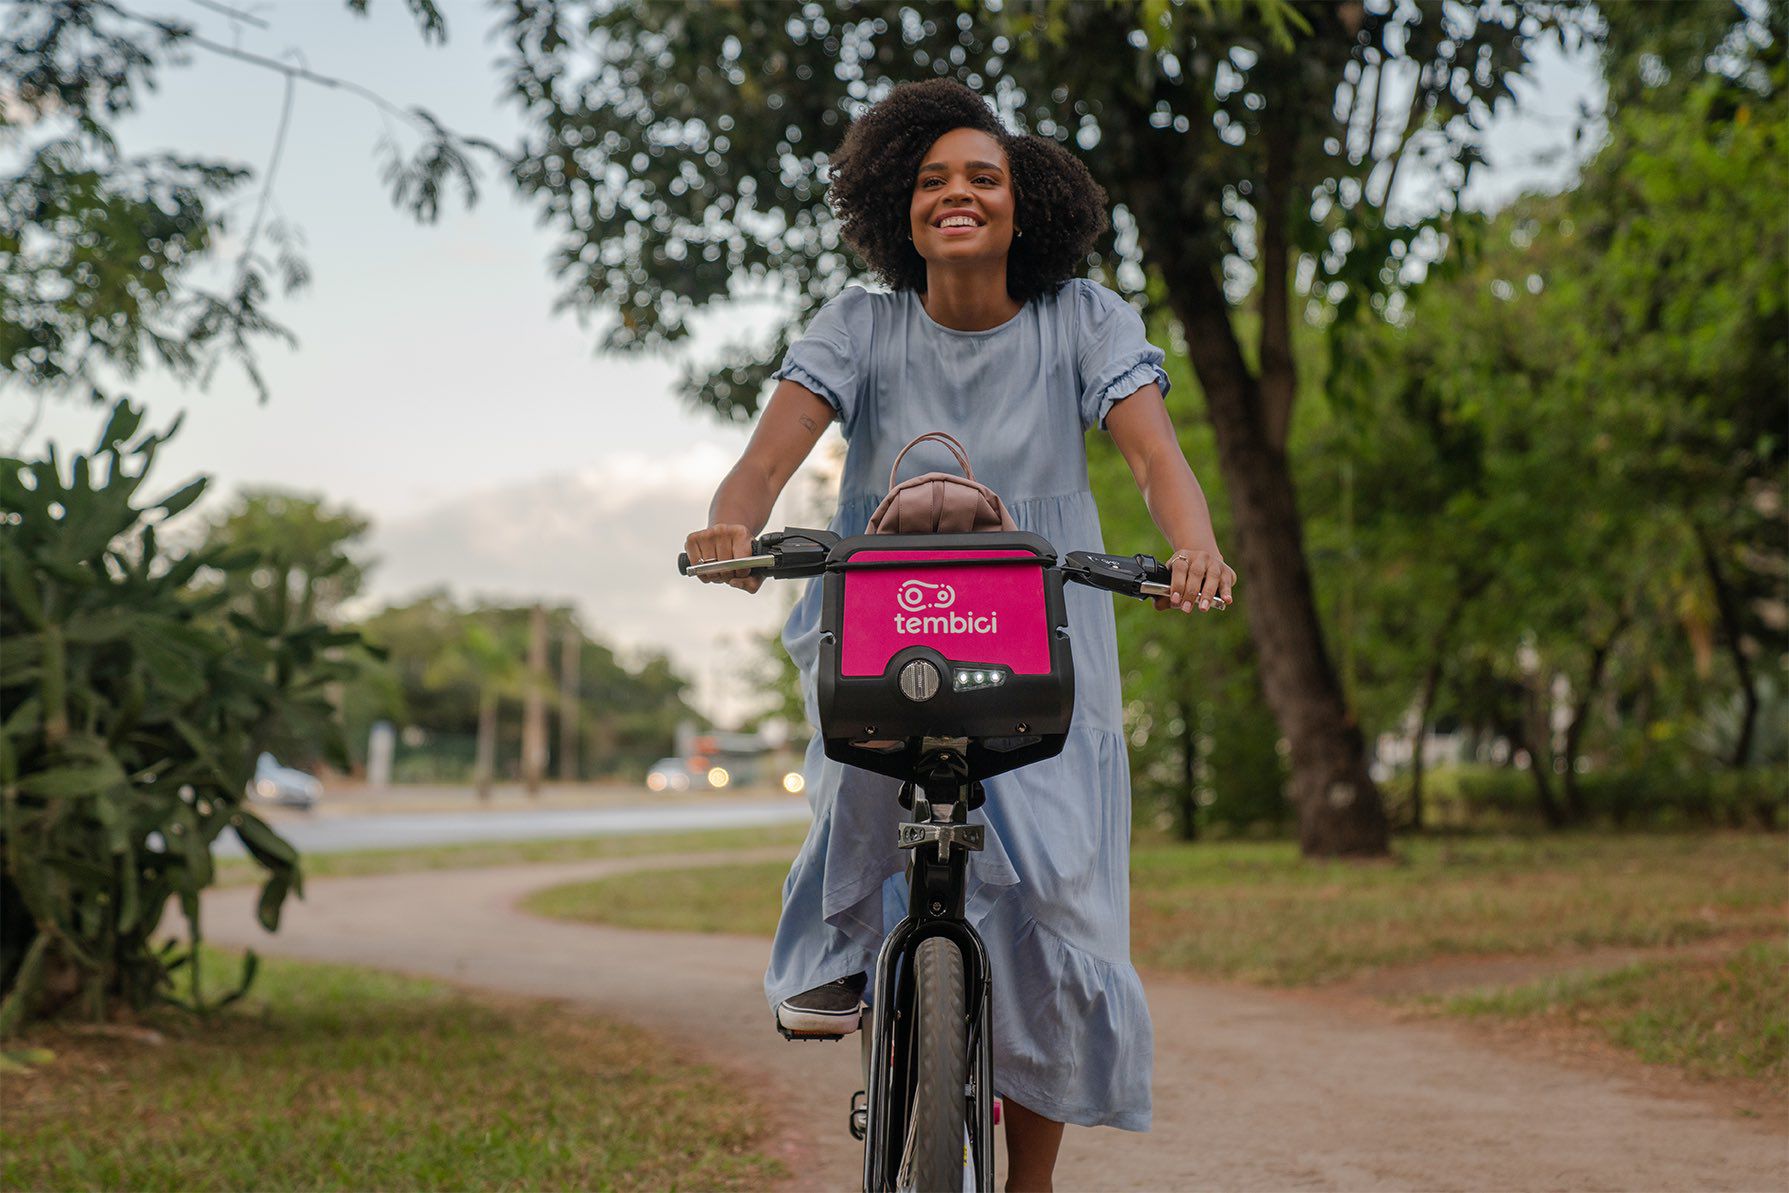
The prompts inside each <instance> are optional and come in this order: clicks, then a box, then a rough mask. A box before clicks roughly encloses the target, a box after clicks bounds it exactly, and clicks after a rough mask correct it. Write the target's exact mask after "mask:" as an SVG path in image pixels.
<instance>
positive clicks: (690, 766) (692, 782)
mask: <svg viewBox="0 0 1789 1193" xmlns="http://www.w3.org/2000/svg"><path fill="white" fill-rule="evenodd" d="M732 782H733V776H732V774H731V773H729V772H728V770H727V768H726V767H724V766H720V765H717V764H711V763H710V762H709V761H708V759H706V758H692V759H683V758H660V759H659V760H658V761H657V762H655V763H653V764H652V768H651V769H650V770H648V771H647V772H646V786H647V788H648V789H650V790H652V791H721V790H724V789H725V788H726V787H727V786H729V785H730V784H731V783H732Z"/></svg>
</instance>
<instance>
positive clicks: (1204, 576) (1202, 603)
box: [1155, 549, 1236, 613]
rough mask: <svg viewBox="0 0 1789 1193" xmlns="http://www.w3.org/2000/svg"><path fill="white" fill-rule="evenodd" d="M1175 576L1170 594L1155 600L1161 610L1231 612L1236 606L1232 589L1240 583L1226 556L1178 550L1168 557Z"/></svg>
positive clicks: (1212, 552)
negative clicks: (1233, 605)
mask: <svg viewBox="0 0 1789 1193" xmlns="http://www.w3.org/2000/svg"><path fill="white" fill-rule="evenodd" d="M1168 567H1169V569H1170V570H1171V572H1172V577H1171V579H1169V581H1168V589H1169V592H1168V595H1167V596H1165V597H1156V598H1155V607H1156V608H1157V609H1179V610H1180V611H1181V612H1183V613H1191V612H1192V611H1193V610H1194V609H1195V608H1196V609H1198V610H1199V611H1200V612H1201V613H1204V612H1209V611H1211V610H1214V609H1215V610H1219V611H1221V610H1224V609H1228V608H1229V607H1230V605H1231V603H1232V597H1231V595H1230V590H1231V589H1232V588H1233V587H1234V586H1235V584H1236V572H1235V571H1234V570H1233V569H1232V568H1231V567H1230V565H1229V564H1227V563H1225V562H1224V557H1223V556H1222V555H1219V554H1218V553H1217V551H1216V550H1215V549H1213V550H1197V551H1186V550H1181V551H1176V552H1174V554H1173V555H1171V556H1169V557H1168Z"/></svg>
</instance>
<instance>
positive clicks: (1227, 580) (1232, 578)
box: [1218, 563, 1236, 605]
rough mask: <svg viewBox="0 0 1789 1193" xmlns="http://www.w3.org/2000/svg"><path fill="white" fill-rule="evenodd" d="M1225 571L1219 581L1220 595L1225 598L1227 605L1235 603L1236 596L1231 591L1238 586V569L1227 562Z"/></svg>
mask: <svg viewBox="0 0 1789 1193" xmlns="http://www.w3.org/2000/svg"><path fill="white" fill-rule="evenodd" d="M1223 573H1224V574H1223V579H1222V580H1221V581H1220V582H1219V583H1218V596H1220V597H1222V598H1223V600H1224V604H1225V605H1234V604H1235V603H1236V598H1235V597H1234V596H1232V595H1231V592H1232V590H1233V589H1235V587H1236V570H1235V569H1234V568H1232V567H1231V566H1230V565H1229V564H1227V563H1226V564H1225V565H1224V567H1223Z"/></svg>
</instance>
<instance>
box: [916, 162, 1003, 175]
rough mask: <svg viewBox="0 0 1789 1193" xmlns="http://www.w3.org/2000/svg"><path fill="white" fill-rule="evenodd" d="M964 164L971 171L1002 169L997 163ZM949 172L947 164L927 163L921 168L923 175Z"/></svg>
mask: <svg viewBox="0 0 1789 1193" xmlns="http://www.w3.org/2000/svg"><path fill="white" fill-rule="evenodd" d="M963 164H964V165H965V166H966V167H967V168H969V169H971V170H999V169H1001V168H1002V167H1001V166H999V165H998V164H997V163H995V162H964V163H963ZM949 170H950V166H949V165H948V164H947V163H945V162H927V163H926V164H925V165H923V166H921V167H920V168H919V172H920V173H921V174H925V173H927V172H929V171H936V172H937V173H939V174H944V173H947V172H949Z"/></svg>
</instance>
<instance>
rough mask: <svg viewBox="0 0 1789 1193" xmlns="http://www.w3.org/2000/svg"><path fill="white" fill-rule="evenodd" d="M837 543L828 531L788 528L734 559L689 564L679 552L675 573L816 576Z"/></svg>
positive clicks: (756, 542) (755, 543) (755, 542)
mask: <svg viewBox="0 0 1789 1193" xmlns="http://www.w3.org/2000/svg"><path fill="white" fill-rule="evenodd" d="M838 541H839V536H838V535H836V534H834V533H832V532H831V531H829V530H804V529H801V528H799V527H790V528H789V529H787V530H779V531H774V532H769V533H766V534H764V535H763V536H762V537H760V538H756V539H753V540H752V546H751V549H752V552H753V553H752V554H750V555H746V556H742V557H740V558H738V559H711V560H708V561H707V562H704V563H692V562H691V561H690V557H689V552H687V551H679V552H678V553H677V571H678V573H679V574H680V575H684V576H705V575H707V574H709V573H710V572H752V573H753V574H755V575H760V576H772V577H777V578H780V579H797V578H800V577H803V576H817V575H819V574H820V573H821V572H822V571H824V570H826V555H827V552H828V551H829V550H830V549H831V548H832V546H833V544H835V543H837V542H838Z"/></svg>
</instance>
